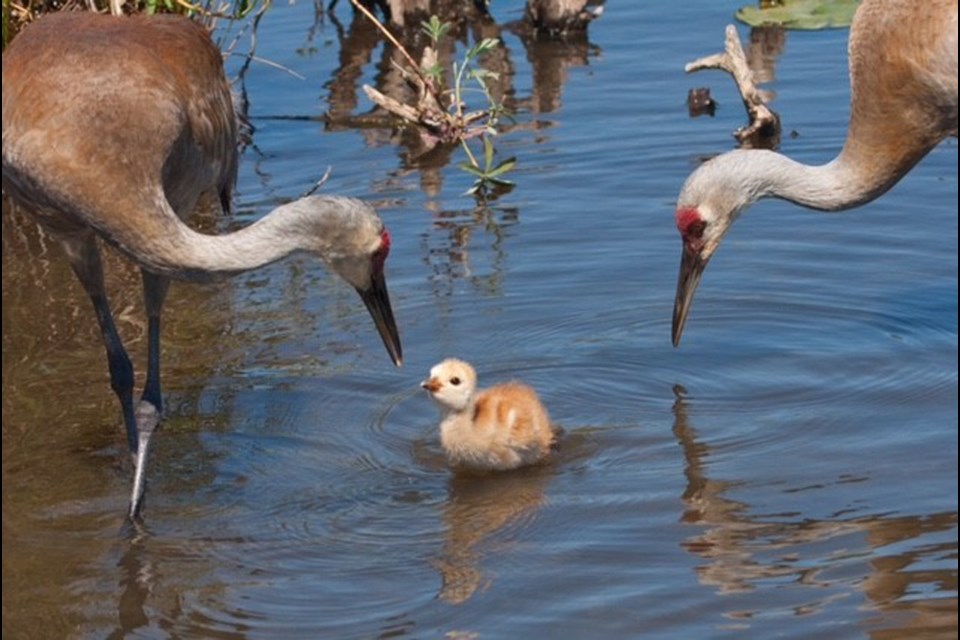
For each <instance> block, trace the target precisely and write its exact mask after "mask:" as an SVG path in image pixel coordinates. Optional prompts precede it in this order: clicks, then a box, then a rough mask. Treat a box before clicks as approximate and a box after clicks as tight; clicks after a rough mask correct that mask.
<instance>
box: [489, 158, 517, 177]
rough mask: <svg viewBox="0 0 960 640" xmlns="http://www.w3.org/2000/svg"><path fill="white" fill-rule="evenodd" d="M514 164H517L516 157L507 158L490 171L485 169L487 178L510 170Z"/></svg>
mask: <svg viewBox="0 0 960 640" xmlns="http://www.w3.org/2000/svg"><path fill="white" fill-rule="evenodd" d="M515 166H517V159H516V158H507V159H506V160H504V161H503V162H501V163H500V164H498V165H497V166H496V167H495V168H494V169H493V170H492V171H487V177H488V178H496V177H497V176H499V175H503V174H504V173H506V172H507V171H510V170H511V169H513V168H514V167H515Z"/></svg>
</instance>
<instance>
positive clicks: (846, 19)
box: [735, 0, 922, 30]
mask: <svg viewBox="0 0 960 640" xmlns="http://www.w3.org/2000/svg"><path fill="white" fill-rule="evenodd" d="M920 1H922V0H920ZM858 3H859V0H781V2H780V3H779V4H777V5H775V6H771V7H768V8H760V7H754V6H746V7H741V8H740V9H738V10H737V13H736V14H735V16H736V18H737V20H739V21H740V22H743V23H744V24H747V25H749V26H751V27H760V26H764V25H776V26H780V27H783V28H784V29H803V30H812V29H834V28H839V27H848V26H850V22H851V21H852V20H853V14H854V12H855V11H856V10H857V4H858Z"/></svg>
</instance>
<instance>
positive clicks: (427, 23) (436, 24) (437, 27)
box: [420, 15, 450, 45]
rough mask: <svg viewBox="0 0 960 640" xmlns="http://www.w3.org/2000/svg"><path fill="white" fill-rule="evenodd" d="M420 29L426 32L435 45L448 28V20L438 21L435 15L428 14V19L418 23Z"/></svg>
mask: <svg viewBox="0 0 960 640" xmlns="http://www.w3.org/2000/svg"><path fill="white" fill-rule="evenodd" d="M420 30H421V31H422V32H423V33H425V34H427V36H428V37H429V38H430V40H432V41H433V44H434V45H436V44H437V42H439V41H440V40H441V39H442V38H443V37H444V36H445V35H447V31H449V30H450V23H449V22H440V18H438V17H437V16H436V15H432V16H430V20H424V21H422V22H421V23H420Z"/></svg>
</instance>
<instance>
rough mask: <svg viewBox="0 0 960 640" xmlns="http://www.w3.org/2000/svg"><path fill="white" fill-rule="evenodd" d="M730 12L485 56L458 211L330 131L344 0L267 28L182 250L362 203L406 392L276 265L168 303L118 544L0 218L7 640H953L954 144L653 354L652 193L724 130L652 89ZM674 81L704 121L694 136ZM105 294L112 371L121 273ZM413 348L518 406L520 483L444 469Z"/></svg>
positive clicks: (125, 291) (802, 223) (95, 451)
mask: <svg viewBox="0 0 960 640" xmlns="http://www.w3.org/2000/svg"><path fill="white" fill-rule="evenodd" d="M341 4H343V3H341ZM502 4H503V6H501V3H496V6H495V12H496V15H497V18H498V20H499V21H500V22H501V23H505V22H507V21H509V20H512V19H516V18H518V17H519V9H520V7H521V6H522V5H521V3H519V2H505V3H502ZM735 4H736V3H733V4H730V3H712V2H705V1H702V0H698V1H695V2H687V3H684V5H683V6H682V7H681V8H680V9H682V10H680V11H677V10H673V11H668V10H666V8H665V7H664V6H661V5H662V3H610V4H608V6H607V12H606V14H605V15H604V16H603V17H602V18H601V19H600V20H599V21H597V22H595V23H594V24H593V25H592V26H591V28H590V38H589V43H588V44H587V43H580V44H577V45H569V46H567V47H562V46H558V45H540V46H539V47H537V48H531V49H530V52H529V53H528V52H527V50H526V48H525V46H524V44H523V43H522V42H521V41H520V39H518V38H517V37H516V36H513V35H510V34H506V35H505V39H506V43H507V45H508V47H509V56H510V60H511V61H512V64H513V65H514V67H515V75H514V76H513V87H514V90H515V96H514V97H515V99H516V100H517V101H518V104H519V114H518V118H517V120H518V126H517V127H516V128H515V129H514V130H513V131H511V132H510V133H509V134H507V135H505V136H503V137H502V138H501V139H500V140H499V141H498V148H499V149H500V150H501V152H502V153H503V154H505V155H506V154H510V155H516V156H517V157H518V159H519V164H518V169H517V171H516V174H515V179H516V181H517V182H518V184H519V186H518V187H517V188H516V190H515V191H513V192H512V193H510V194H508V195H506V196H504V197H502V198H501V199H499V200H498V201H496V202H494V203H492V204H491V205H490V206H489V207H488V208H478V207H475V206H474V204H473V202H472V200H471V199H470V198H466V197H462V196H461V195H460V194H461V193H462V192H463V191H464V190H465V189H466V188H467V187H468V186H469V182H470V181H469V179H468V177H467V176H466V175H465V174H462V173H461V172H459V171H458V170H457V169H456V168H455V167H452V166H446V165H445V164H444V162H445V159H444V158H439V159H438V158H430V157H427V158H416V157H414V154H415V149H414V147H412V146H411V145H410V141H409V140H407V139H405V138H402V137H401V136H396V135H392V134H391V132H390V131H388V130H383V129H376V128H364V129H359V130H358V129H356V128H350V127H347V126H344V124H343V120H342V118H341V120H337V117H341V116H343V115H344V114H351V113H354V114H362V113H364V112H366V111H367V110H368V109H369V103H367V102H366V101H365V99H364V100H360V101H359V102H358V103H357V105H356V106H354V105H353V104H351V103H350V102H349V100H348V99H345V98H344V95H347V96H349V95H352V92H353V91H354V90H355V86H354V84H353V83H357V82H371V83H376V82H377V81H378V80H382V79H383V76H384V74H385V73H386V71H385V69H387V70H388V69H389V65H386V64H383V63H381V62H380V60H381V56H382V49H381V47H380V46H379V45H378V46H375V47H373V48H372V49H371V51H368V52H366V53H365V52H364V51H363V50H359V53H357V50H354V49H349V48H348V50H347V51H344V50H343V48H342V47H341V39H342V40H343V41H345V42H348V43H352V44H350V47H356V46H359V45H358V44H357V43H360V45H362V43H363V42H365V40H364V38H367V40H366V41H369V34H368V33H367V32H366V31H365V30H364V28H362V27H358V26H356V25H353V26H351V25H350V23H349V18H350V13H349V11H348V10H347V9H346V7H340V8H339V10H338V15H339V17H340V19H341V20H342V21H344V25H343V27H342V28H343V32H341V31H339V30H338V26H337V25H336V24H334V23H333V22H330V21H327V22H325V23H323V24H320V25H314V12H313V7H312V6H311V5H308V4H294V5H286V4H278V5H277V6H275V7H273V8H272V9H271V11H270V12H269V13H268V14H267V17H266V18H265V19H264V21H263V24H262V26H261V29H260V32H259V48H258V55H260V56H261V57H263V58H266V59H269V60H272V61H275V62H277V63H280V64H282V65H284V66H286V67H287V68H289V69H291V70H293V71H294V72H296V73H297V74H300V75H301V76H303V78H302V79H300V78H297V77H294V76H293V75H290V74H287V73H284V72H282V71H279V70H277V69H276V68H275V67H271V66H267V65H262V64H255V65H254V66H253V67H252V68H251V70H250V72H249V74H248V75H247V78H246V83H245V89H246V93H247V96H248V98H249V100H250V102H251V107H250V112H251V115H252V117H253V122H254V125H255V126H256V127H257V131H256V134H255V137H254V146H253V147H251V148H249V149H248V150H247V152H246V154H245V156H244V162H243V165H242V168H241V176H240V180H239V196H238V207H237V209H238V212H237V214H236V215H235V217H234V218H232V219H230V220H226V221H219V222H218V221H216V220H210V219H207V220H205V221H204V224H205V225H206V226H207V227H208V228H212V227H217V226H219V227H221V228H222V229H224V230H226V229H228V228H231V227H233V226H237V225H242V224H246V223H247V222H249V221H251V220H253V219H255V218H257V217H258V216H261V215H263V214H264V213H265V212H266V211H267V210H269V209H270V208H271V207H272V206H273V205H274V204H275V203H277V202H278V201H282V200H284V199H287V198H291V197H295V196H297V195H298V194H299V193H301V192H302V191H303V190H304V189H305V188H306V187H307V186H308V185H309V184H310V183H311V182H312V181H314V180H316V179H317V178H318V177H319V176H320V175H322V174H323V172H324V171H325V169H326V167H327V166H328V165H330V166H332V167H333V170H332V174H331V178H330V180H329V182H328V183H327V185H326V186H325V187H324V188H325V190H327V191H328V192H330V193H340V194H349V195H355V196H359V197H363V198H366V199H369V200H372V201H374V202H375V203H377V204H378V206H379V208H380V210H381V212H382V215H383V217H384V219H385V220H386V222H387V224H388V225H389V227H390V229H391V231H392V234H393V236H394V250H393V252H392V253H391V256H390V260H389V262H388V275H389V280H390V287H391V293H392V297H393V300H394V305H395V310H396V313H397V317H398V321H399V323H400V326H401V333H402V335H403V339H404V352H405V356H406V364H405V366H404V368H403V369H401V370H394V369H393V368H392V367H391V366H390V364H389V361H388V359H387V357H386V354H385V353H384V352H383V349H382V347H381V345H380V344H379V339H378V338H377V336H376V334H375V332H374V331H373V329H372V326H371V323H370V321H369V319H368V318H367V317H366V314H365V312H364V310H363V308H362V305H361V304H360V302H359V300H357V299H356V296H355V294H354V293H353V292H352V291H350V290H348V288H347V287H345V286H343V285H342V284H340V283H338V282H335V281H334V280H333V279H332V277H331V276H330V275H329V274H328V273H327V272H325V271H324V270H323V269H322V267H320V266H319V265H317V264H315V263H313V262H311V261H310V260H308V259H306V258H300V259H294V260H290V261H286V262H283V263H280V264H278V265H275V266H272V267H270V268H268V269H265V270H262V271H259V272H255V273H251V274H248V275H245V276H242V277H239V278H236V279H234V280H232V281H227V282H221V283H217V284H214V285H204V286H195V285H175V286H174V288H173V290H172V292H171V295H170V300H169V304H168V308H167V313H166V316H165V317H166V322H167V325H166V326H167V329H166V335H165V337H164V358H165V365H164V366H165V392H166V397H167V402H168V417H167V420H166V422H165V424H164V428H163V431H162V432H161V434H160V435H159V436H158V438H157V441H156V445H155V447H156V448H155V453H154V457H153V459H152V464H151V469H150V487H149V496H148V502H147V508H146V519H145V524H144V526H143V527H142V528H141V529H137V530H133V529H131V528H130V527H128V526H125V525H124V521H123V513H124V508H125V506H126V499H127V489H128V473H129V470H128V469H126V468H125V467H123V466H122V464H123V463H124V460H125V458H126V456H125V454H124V439H123V435H122V433H121V429H120V427H119V416H118V412H117V408H116V406H115V400H114V398H113V396H112V394H111V393H110V390H109V386H108V384H107V381H106V367H105V366H104V362H103V355H102V347H101V346H100V343H99V338H98V335H97V330H96V328H95V325H94V322H93V318H92V314H91V313H90V312H89V309H88V303H87V301H86V300H85V299H84V298H83V297H82V294H81V293H80V291H79V287H78V286H77V285H76V283H75V282H74V281H73V277H72V275H71V274H70V272H69V268H68V267H67V266H66V264H65V262H64V260H63V258H62V256H61V254H60V252H59V249H58V248H57V247H51V246H50V245H51V243H50V241H49V240H48V239H46V238H45V237H43V236H42V235H40V234H39V233H38V232H37V231H36V229H35V227H34V226H33V224H32V223H30V222H29V221H28V220H27V219H25V218H24V217H22V216H21V215H19V214H16V213H10V212H7V211H6V210H5V213H4V217H3V354H4V355H3V487H4V489H3V583H4V589H3V612H4V613H3V631H4V633H7V632H9V633H12V634H13V635H12V636H10V637H17V638H23V637H38V638H39V637H105V636H109V637H170V636H173V637H218V638H239V637H251V638H282V637H331V638H355V637H356V638H360V637H364V638H366V637H397V636H409V637H443V636H448V637H481V638H521V637H540V636H544V635H546V634H547V633H553V634H558V633H559V634H561V635H562V636H563V637H584V638H586V637H636V636H641V635H643V636H644V637H678V638H693V637H700V638H704V637H731V638H733V637H737V638H739V637H756V638H769V637H795V638H810V637H831V638H842V637H851V638H857V637H877V638H915V637H936V638H940V637H944V638H949V637H956V629H957V417H958V411H957V389H958V387H957V215H956V206H955V205H956V202H957V149H956V142H955V141H948V142H947V143H945V144H943V145H941V146H940V147H939V148H937V149H936V150H934V152H933V153H931V154H930V156H929V157H928V158H927V159H925V160H924V161H923V162H922V163H921V164H920V165H919V166H918V167H917V168H916V169H915V170H914V171H913V172H912V173H911V174H910V175H909V176H907V177H906V179H904V180H903V182H902V183H901V184H900V185H898V186H897V187H896V188H895V189H894V190H893V191H892V192H890V193H889V194H888V195H886V196H884V197H883V198H882V199H881V200H879V201H878V202H875V203H872V204H870V205H868V206H866V207H863V208H861V209H859V210H856V211H853V212H849V213H845V214H842V215H825V214H815V213H811V212H808V211H804V210H801V209H798V208H795V207H791V206H789V205H786V204H783V203H778V202H765V203H763V204H761V205H760V206H757V207H755V208H754V209H753V210H752V211H751V212H750V213H748V214H747V215H746V216H744V219H743V220H741V221H740V222H739V223H738V224H737V227H736V228H735V229H734V231H733V232H732V233H731V235H730V238H729V239H728V241H727V242H726V243H725V246H724V247H723V249H722V250H721V251H720V253H719V254H718V256H717V257H716V259H715V260H713V262H712V264H711V266H710V269H709V270H708V273H707V275H706V276H705V278H704V282H703V285H702V286H701V291H700V293H699V295H698V300H697V303H696V305H695V306H694V309H693V313H692V316H691V319H690V322H689V325H688V327H687V331H686V335H685V336H684V342H683V345H682V347H681V348H680V349H676V350H675V349H673V348H672V347H671V346H670V340H669V322H670V311H671V305H672V302H673V293H674V284H675V277H676V269H677V261H678V258H679V241H678V239H677V237H676V231H675V228H674V227H673V218H672V202H673V200H674V198H675V197H676V193H677V190H678V189H679V186H680V184H681V183H682V181H683V179H684V177H685V176H686V174H687V173H689V171H690V170H691V169H692V168H693V167H694V166H695V165H696V163H697V162H698V160H699V159H700V158H702V157H705V156H709V155H712V154H715V153H719V152H721V151H724V150H726V149H728V148H730V146H731V139H730V138H729V132H730V131H731V130H732V129H734V128H735V127H736V126H738V125H739V124H740V123H741V121H742V118H743V114H742V110H741V108H740V105H739V100H738V98H737V96H736V95H735V93H734V89H733V87H732V83H731V82H730V80H729V79H728V78H726V77H723V76H722V75H719V74H701V75H699V76H696V77H686V76H684V75H683V73H682V68H683V64H684V63H685V62H687V61H689V60H691V59H693V58H694V57H697V56H699V55H704V54H707V53H711V52H713V51H716V50H718V49H719V47H720V46H721V43H722V36H723V26H724V25H725V24H726V23H727V22H728V21H729V20H730V16H731V14H732V11H733V9H734V8H735ZM312 25H313V26H312ZM741 34H742V35H743V36H744V37H746V30H743V29H741ZM782 44H783V51H782V54H780V55H779V57H776V56H774V57H775V62H776V70H775V80H774V81H773V82H771V84H770V85H769V86H770V88H772V89H773V90H775V91H776V94H777V97H776V100H775V102H774V106H775V107H776V108H777V109H778V110H779V111H780V113H781V116H782V118H783V122H784V126H785V133H787V134H789V133H790V132H791V131H795V132H796V134H797V135H795V136H790V135H785V136H784V142H783V150H784V151H785V152H787V153H788V154H790V155H791V156H793V157H795V158H798V159H800V160H803V161H805V162H822V161H825V160H827V159H829V158H830V157H831V156H832V155H833V154H834V153H835V152H836V151H837V149H839V147H840V145H841V143H842V140H843V136H844V133H845V120H846V117H847V100H848V87H847V85H846V80H845V71H844V68H845V64H846V63H845V46H846V32H845V31H843V30H837V31H825V32H819V33H789V34H787V35H786V37H785V42H783V43H782ZM240 62H241V61H240V60H239V59H236V58H232V59H231V60H230V61H229V66H230V68H231V69H233V70H234V71H236V69H237V68H239V65H240ZM341 65H343V66H342V68H341ZM704 85H707V86H710V87H711V88H712V89H713V94H714V96H715V97H716V99H717V100H718V101H719V103H720V110H719V112H718V115H717V117H716V118H714V119H702V118H701V119H695V120H691V119H689V118H688V116H687V112H686V105H685V97H686V91H687V89H688V88H690V87H693V86H704ZM331 96H336V97H335V98H331ZM327 111H329V112H330V113H331V114H332V116H337V117H331V119H330V120H329V121H328V124H325V123H324V121H323V119H322V117H321V116H322V114H324V113H325V112H327ZM404 145H406V146H404ZM453 160H454V161H458V160H459V156H458V155H457V154H456V153H454V154H453ZM5 206H6V204H5ZM108 268H109V269H110V274H109V285H110V287H111V290H112V291H113V292H114V300H113V301H114V307H115V308H116V309H117V314H118V317H119V324H120V327H121V331H122V333H123V335H124V336H125V338H126V339H127V341H128V342H129V344H130V347H131V352H132V353H133V354H134V357H135V358H136V359H137V362H138V363H142V362H143V358H144V353H145V345H144V339H143V336H144V332H145V322H144V320H143V317H142V313H141V305H140V302H139V291H138V287H139V277H138V275H137V273H136V272H135V271H134V270H133V269H131V268H129V267H128V266H127V265H126V264H125V263H124V262H123V261H122V260H121V259H119V258H116V257H113V258H112V259H110V260H109V262H108ZM448 355H458V356H460V357H464V358H467V359H470V360H472V361H474V362H475V364H476V365H477V367H478V369H479V371H480V375H481V377H482V380H485V381H487V382H495V381H501V380H504V379H507V378H510V377H512V376H517V377H521V378H523V379H524V380H526V381H528V382H530V383H531V384H533V385H534V386H535V387H536V388H537V389H538V390H539V391H540V393H541V395H542V397H543V398H544V399H545V401H546V403H547V405H548V407H549V409H550V412H551V414H552V416H553V417H554V418H555V419H556V420H557V421H558V422H559V423H560V424H561V425H562V426H563V427H564V428H565V429H566V431H567V437H566V439H565V441H564V442H563V445H562V448H561V451H560V452H559V455H558V457H557V459H556V460H555V461H554V462H553V463H552V464H550V465H548V466H546V467H543V468H538V469H533V470H529V471H525V472H522V473H516V474H506V475H502V476H498V477H490V478H472V479H456V478H454V477H452V476H451V474H450V473H449V472H448V470H447V469H446V468H445V467H444V465H443V462H442V458H441V457H440V454H439V448H438V444H437V434H436V413H435V409H434V407H433V406H432V405H431V404H430V403H429V402H428V401H427V399H426V398H424V397H423V395H422V392H421V391H420V390H419V388H418V384H417V383H418V382H419V380H420V379H421V378H422V377H423V375H424V374H425V373H426V372H427V370H428V369H429V367H430V366H431V365H432V364H434V363H435V362H436V361H438V360H439V359H441V358H442V357H445V356H448Z"/></svg>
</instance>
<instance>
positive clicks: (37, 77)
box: [3, 13, 401, 518]
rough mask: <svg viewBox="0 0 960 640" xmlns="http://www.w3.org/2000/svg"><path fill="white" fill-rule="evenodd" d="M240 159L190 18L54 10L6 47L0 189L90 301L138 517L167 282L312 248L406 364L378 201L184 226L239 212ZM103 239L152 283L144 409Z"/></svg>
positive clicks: (211, 66)
mask: <svg viewBox="0 0 960 640" xmlns="http://www.w3.org/2000/svg"><path fill="white" fill-rule="evenodd" d="M237 155H238V152H237V125H236V118H235V114H234V110H233V106H232V102H231V96H230V87H229V85H228V84H227V80H226V78H225V76H224V72H223V62H222V59H221V56H220V52H219V50H218V49H217V48H216V47H215V46H214V45H213V43H212V42H211V40H210V37H209V35H208V34H207V32H206V30H205V29H203V28H202V27H200V26H198V25H196V24H194V23H192V22H190V21H189V20H187V19H184V18H180V17H173V16H157V17H152V18H147V17H111V16H101V15H94V14H90V13H61V14H58V15H50V16H47V17H44V18H42V19H40V20H39V21H37V22H36V23H35V24H31V25H29V26H28V27H26V29H25V30H24V31H23V33H22V34H21V35H20V36H18V37H17V38H16V39H15V40H14V42H13V43H12V44H11V45H10V46H9V47H8V48H7V50H6V51H4V53H3V188H4V190H5V191H6V192H7V193H8V194H9V195H10V196H12V197H13V199H14V200H16V201H18V202H19V203H20V204H22V205H24V206H25V207H26V208H27V209H28V210H29V211H31V212H32V213H33V215H34V216H35V217H36V219H37V220H38V221H39V222H40V223H41V225H42V226H43V227H44V228H45V229H46V230H47V231H48V232H49V233H50V234H51V235H53V236H54V237H56V238H57V239H58V240H59V241H60V243H61V244H62V245H63V247H64V249H65V250H66V253H67V257H68V259H69V261H70V265H71V266H72V267H73V271H74V272H75V273H76V275H77V277H78V278H79V279H80V283H81V284H82V285H83V287H84V289H85V290H86V292H87V294H88V295H89V296H90V300H91V301H92V302H93V308H94V311H96V315H97V320H98V321H99V324H100V330H101V332H102V334H103V342H104V345H105V346H106V350H107V362H108V364H109V369H110V384H111V386H112V388H113V391H114V392H115V393H116V395H117V398H119V400H120V407H121V410H122V413H123V422H124V425H125V427H126V432H127V444H128V446H129V448H130V452H131V454H132V456H133V459H134V465H135V471H134V481H133V490H132V493H131V496H130V511H129V515H130V517H131V518H135V517H137V515H138V514H139V510H140V505H141V503H142V496H143V485H144V469H145V465H146V459H147V450H148V447H149V444H150V438H151V436H152V434H153V432H154V430H155V428H156V426H157V425H158V424H159V421H160V416H161V410H162V406H163V405H162V401H161V394H160V312H161V308H162V306H163V301H164V298H165V296H166V292H167V288H168V286H169V283H170V279H171V278H178V279H184V280H197V279H203V278H207V277H209V276H214V275H217V274H235V273H239V272H242V271H246V270H249V269H255V268H257V267H260V266H262V265H265V264H268V263H271V262H274V261H276V260H279V259H281V258H283V257H285V256H287V255H288V254H290V253H293V252H295V251H306V252H310V253H313V254H315V255H317V256H318V257H319V258H320V259H321V260H323V262H325V263H326V265H327V266H328V267H329V268H330V269H332V270H333V271H334V272H336V273H337V274H338V275H340V276H341V277H342V278H343V279H344V280H346V281H347V282H348V283H350V284H351V285H353V286H354V287H355V288H356V289H357V291H358V292H359V293H360V297H361V298H362V299H363V301H364V303H365V304H366V307H367V309H368V310H369V312H370V315H371V316H372V317H373V320H374V323H375V324H376V327H377V329H378V330H379V332H380V336H381V338H382V339H383V343H384V345H385V346H386V348H387V351H388V353H389V354H390V357H391V358H392V359H393V362H394V363H395V364H396V365H398V366H399V365H400V363H401V349H400V338H399V335H398V333H397V327H396V323H395V321H394V318H393V311H392V309H391V307H390V299H389V297H388V295H387V286H386V281H385V279H384V273H383V268H384V260H385V259H386V257H387V252H388V251H389V247H390V236H389V235H388V234H387V231H386V229H385V228H384V226H383V223H382V222H381V221H380V218H379V217H378V216H377V214H376V212H375V211H374V210H373V209H372V208H371V207H369V206H368V205H366V204H364V203H362V202H360V201H358V200H353V199H350V198H335V197H305V198H301V199H300V200H296V201H294V202H291V203H289V204H286V205H283V206H280V207H278V208H276V209H275V210H273V211H272V212H270V213H269V214H268V215H266V216H265V217H264V218H262V219H261V220H259V221H258V222H256V223H254V224H252V225H250V226H248V227H246V228H244V229H241V230H239V231H237V232H235V233H230V234H227V235H223V236H209V235H204V234H201V233H197V232H195V231H193V230H192V229H190V228H189V227H188V226H187V225H186V224H185V223H184V222H183V219H185V218H186V217H187V216H189V215H190V214H191V213H192V212H193V210H194V208H195V206H196V205H197V202H198V200H199V199H200V197H201V196H202V195H204V194H211V195H219V198H220V201H221V203H222V205H223V208H224V209H225V210H226V209H227V208H228V207H229V201H230V195H231V189H232V187H233V183H234V180H235V177H236V170H237ZM97 236H100V237H101V238H103V239H104V240H106V241H107V242H109V243H110V244H112V245H114V246H115V247H117V248H118V249H119V250H120V251H122V252H123V253H124V254H126V256H127V257H129V258H130V259H131V260H133V261H134V262H135V263H137V264H138V265H139V266H140V268H141V272H142V276H143V291H144V300H145V306H146V311H147V317H148V319H149V329H148V364H147V379H146V383H145V387H144V390H143V395H142V397H141V400H140V402H139V404H137V405H136V406H135V405H134V401H133V390H134V377H133V366H132V364H131V362H130V358H129V356H128V355H127V352H126V351H125V349H124V347H123V344H122V343H121V341H120V337H119V335H118V333H117V329H116V327H115V325H114V321H113V317H112V316H111V313H110V307H109V304H108V302H107V295H106V291H105V290H104V281H103V271H102V267H101V262H100V254H99V250H98V248H97Z"/></svg>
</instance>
